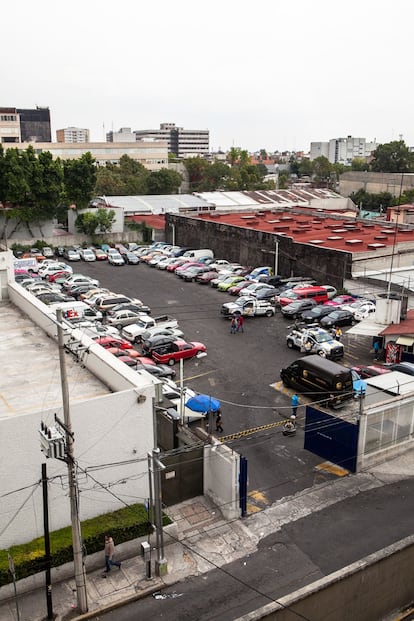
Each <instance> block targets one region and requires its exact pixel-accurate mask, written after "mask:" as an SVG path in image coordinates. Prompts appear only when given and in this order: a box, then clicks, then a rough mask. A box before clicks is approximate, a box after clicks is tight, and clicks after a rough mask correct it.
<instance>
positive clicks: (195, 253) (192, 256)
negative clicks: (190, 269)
mask: <svg viewBox="0 0 414 621" xmlns="http://www.w3.org/2000/svg"><path fill="white" fill-rule="evenodd" d="M207 258H208V259H214V252H213V251H212V250H210V249H209V248H202V249H201V250H187V252H184V254H183V259H186V261H199V260H200V259H207Z"/></svg>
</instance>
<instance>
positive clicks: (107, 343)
mask: <svg viewBox="0 0 414 621" xmlns="http://www.w3.org/2000/svg"><path fill="white" fill-rule="evenodd" d="M95 343H98V345H102V347H105V349H108V347H118V348H119V349H133V346H132V345H131V343H130V342H129V341H126V340H125V339H121V338H116V337H114V336H99V337H97V338H96V339H95Z"/></svg>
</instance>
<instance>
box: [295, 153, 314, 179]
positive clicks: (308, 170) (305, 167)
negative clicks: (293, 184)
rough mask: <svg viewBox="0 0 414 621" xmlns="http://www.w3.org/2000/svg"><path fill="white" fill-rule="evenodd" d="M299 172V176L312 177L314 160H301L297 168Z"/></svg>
mask: <svg viewBox="0 0 414 621" xmlns="http://www.w3.org/2000/svg"><path fill="white" fill-rule="evenodd" d="M297 174H298V176H299V177H312V175H313V162H311V160H310V159H308V158H307V157H306V158H303V159H302V160H301V161H300V162H299V166H298V168H297Z"/></svg>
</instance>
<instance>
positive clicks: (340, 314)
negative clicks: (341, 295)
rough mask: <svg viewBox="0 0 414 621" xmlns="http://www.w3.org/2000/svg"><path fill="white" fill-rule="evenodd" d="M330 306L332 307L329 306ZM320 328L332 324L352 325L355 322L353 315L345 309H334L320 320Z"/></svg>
mask: <svg viewBox="0 0 414 621" xmlns="http://www.w3.org/2000/svg"><path fill="white" fill-rule="evenodd" d="M331 308H332V307H331ZM319 323H320V325H321V327H322V328H333V327H334V326H352V325H354V323H355V319H354V315H353V314H352V313H351V312H350V311H347V310H334V311H331V312H330V313H329V315H326V316H325V317H322V319H321V320H320V322H319Z"/></svg>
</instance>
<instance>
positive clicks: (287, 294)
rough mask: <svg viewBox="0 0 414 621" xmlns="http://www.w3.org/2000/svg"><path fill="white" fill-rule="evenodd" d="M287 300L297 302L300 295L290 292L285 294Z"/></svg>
mask: <svg viewBox="0 0 414 621" xmlns="http://www.w3.org/2000/svg"><path fill="white" fill-rule="evenodd" d="M283 297H285V298H289V299H290V300H297V299H298V294H297V293H295V291H288V292H287V293H286V294H284V296H283Z"/></svg>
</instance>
